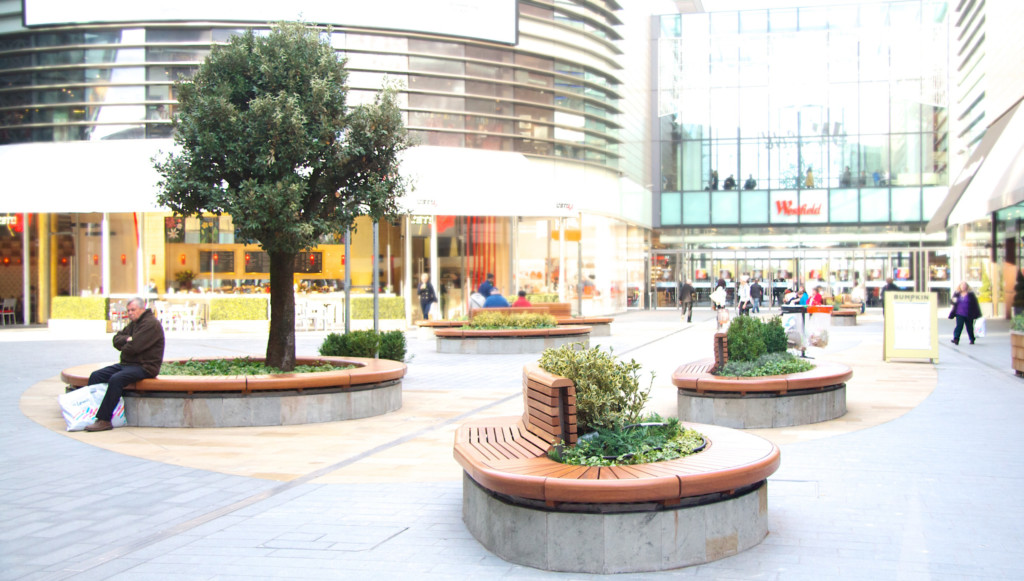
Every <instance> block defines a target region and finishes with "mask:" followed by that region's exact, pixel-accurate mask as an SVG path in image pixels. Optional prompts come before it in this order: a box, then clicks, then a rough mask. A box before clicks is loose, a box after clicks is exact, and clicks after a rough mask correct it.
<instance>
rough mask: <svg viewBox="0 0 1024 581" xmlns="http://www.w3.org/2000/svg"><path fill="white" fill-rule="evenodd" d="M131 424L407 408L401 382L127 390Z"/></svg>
mask: <svg viewBox="0 0 1024 581" xmlns="http://www.w3.org/2000/svg"><path fill="white" fill-rule="evenodd" d="M124 406H125V416H127V418H128V425H129V426H143V427H150V428H228V427H243V426H288V425H294V424H312V423H319V422H334V421H341V420H355V419H359V418H366V417H370V416H379V415H382V414H386V413H388V412H393V411H395V410H398V409H400V408H401V407H402V382H401V380H393V381H387V382H383V383H379V384H367V385H359V386H353V387H347V388H327V389H322V390H316V389H306V390H303V392H302V393H299V392H298V391H294V390H287V391H257V392H252V393H245V394H242V393H203V394H198V393H197V394H192V395H188V394H184V393H159V392H142V393H137V392H132V391H130V390H126V391H125V392H124Z"/></svg>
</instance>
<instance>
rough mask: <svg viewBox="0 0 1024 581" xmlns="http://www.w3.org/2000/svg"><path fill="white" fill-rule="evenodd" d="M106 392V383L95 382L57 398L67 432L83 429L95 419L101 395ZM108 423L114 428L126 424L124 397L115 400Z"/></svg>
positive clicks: (101, 400)
mask: <svg viewBox="0 0 1024 581" xmlns="http://www.w3.org/2000/svg"><path fill="white" fill-rule="evenodd" d="M105 393H107V384H105V383H97V384H96V385H87V386H85V387H80V388H78V389H76V390H75V391H70V392H68V393H65V394H63V395H61V396H60V397H58V398H57V403H59V404H60V413H61V414H62V415H63V416H64V423H65V424H67V430H68V431H69V432H78V431H81V430H84V429H85V426H88V425H89V424H91V423H93V422H95V421H96V412H97V411H99V409H100V404H101V403H103V395H104V394H105ZM110 423H111V424H112V425H113V426H114V427H115V428H120V427H121V426H125V425H127V424H128V421H127V420H126V419H125V417H124V398H121V399H119V400H117V407H115V408H114V415H113V416H112V417H111V418H110Z"/></svg>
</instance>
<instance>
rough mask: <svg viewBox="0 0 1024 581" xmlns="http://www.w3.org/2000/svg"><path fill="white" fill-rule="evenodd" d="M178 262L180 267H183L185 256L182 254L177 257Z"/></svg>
mask: <svg viewBox="0 0 1024 581" xmlns="http://www.w3.org/2000/svg"><path fill="white" fill-rule="evenodd" d="M178 260H181V265H182V266H185V255H184V254H182V255H181V256H179V257H178Z"/></svg>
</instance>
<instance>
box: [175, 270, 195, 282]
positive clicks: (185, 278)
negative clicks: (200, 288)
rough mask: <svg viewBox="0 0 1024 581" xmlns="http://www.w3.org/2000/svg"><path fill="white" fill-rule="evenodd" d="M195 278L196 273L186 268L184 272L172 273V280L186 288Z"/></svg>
mask: <svg viewBox="0 0 1024 581" xmlns="http://www.w3.org/2000/svg"><path fill="white" fill-rule="evenodd" d="M195 278H196V273H195V272H194V271H192V270H190V269H188V268H186V269H185V270H179V271H178V272H176V273H174V280H175V281H176V282H177V283H178V284H180V285H182V286H188V285H190V284H192V281H193V280H195Z"/></svg>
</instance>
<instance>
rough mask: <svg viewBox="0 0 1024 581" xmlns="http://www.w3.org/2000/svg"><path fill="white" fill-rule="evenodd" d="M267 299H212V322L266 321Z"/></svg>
mask: <svg viewBox="0 0 1024 581" xmlns="http://www.w3.org/2000/svg"><path fill="white" fill-rule="evenodd" d="M267 302H268V301H267V299H265V298H237V299H236V298H231V299H210V320H211V321H266V320H267Z"/></svg>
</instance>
